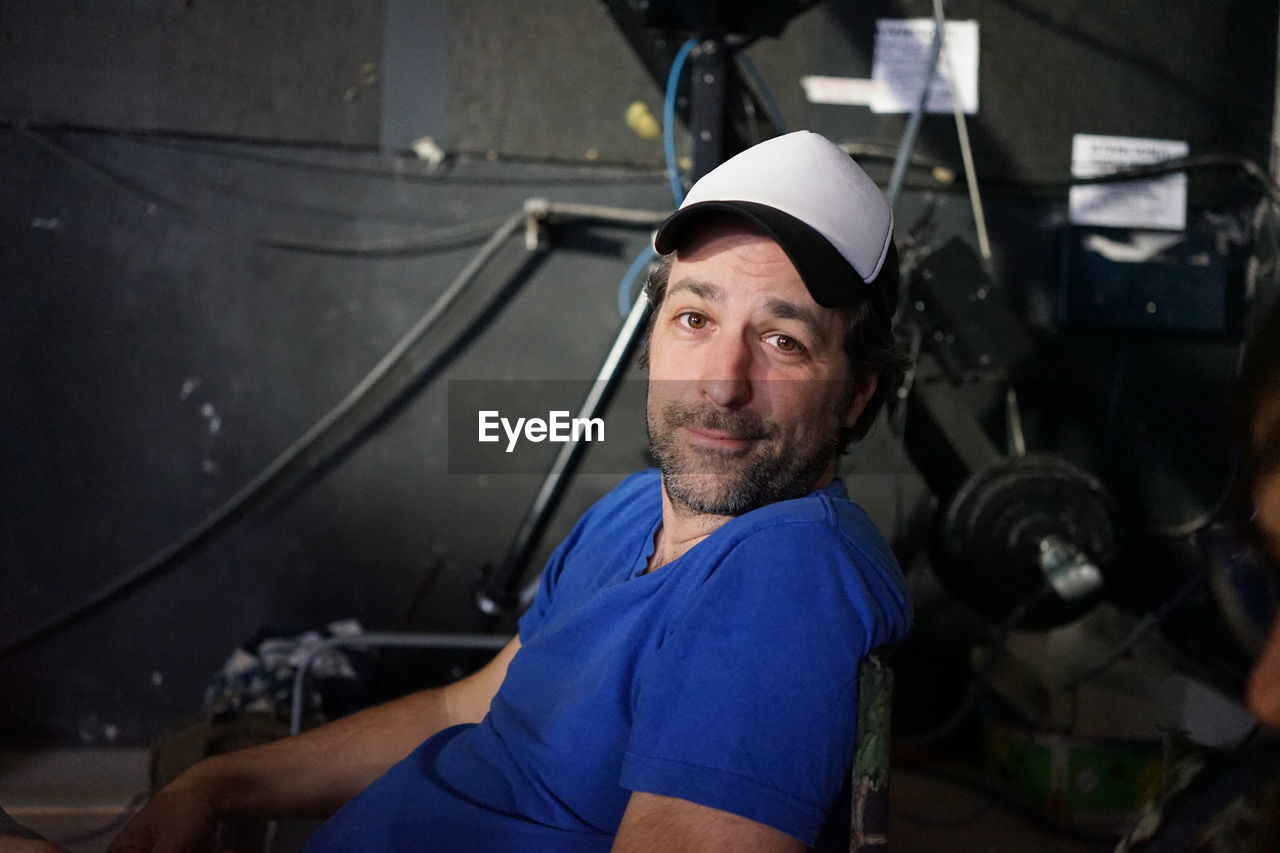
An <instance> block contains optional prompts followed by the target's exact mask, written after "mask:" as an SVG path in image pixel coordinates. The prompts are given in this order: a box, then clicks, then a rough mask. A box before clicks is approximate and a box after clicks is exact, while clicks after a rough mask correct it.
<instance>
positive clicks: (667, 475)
mask: <svg viewBox="0 0 1280 853" xmlns="http://www.w3.org/2000/svg"><path fill="white" fill-rule="evenodd" d="M656 405H657V404H655V403H653V402H652V401H651V402H650V405H649V416H648V419H647V426H648V431H649V452H650V453H651V454H652V455H653V457H654V459H655V460H656V461H657V464H658V470H659V471H661V472H662V482H663V485H664V486H665V487H666V490H667V494H668V495H669V496H670V498H671V500H672V501H673V502H674V503H675V504H676V505H677V506H682V507H684V508H686V509H689V510H692V511H693V512H696V513H700V514H708V515H721V516H739V515H742V514H743V513H746V512H750V511H751V510H753V509H757V508H759V507H762V506H765V505H766V504H771V503H775V502H777V501H784V500H790V499H791V498H799V497H803V496H804V495H807V494H808V493H809V492H811V491H812V490H813V488H814V486H815V485H816V484H817V482H818V479H819V477H821V475H822V474H823V473H824V472H825V471H826V470H827V466H828V465H829V464H830V463H831V460H832V459H834V458H835V457H836V456H837V455H838V454H839V448H840V439H839V426H838V424H837V423H836V422H835V418H834V416H833V415H832V414H831V413H827V412H823V413H822V414H821V416H822V417H824V418H829V419H830V421H831V424H830V428H829V429H827V430H826V431H825V432H824V434H822V435H820V436H819V437H818V439H817V440H815V441H813V442H806V444H805V446H803V447H793V446H789V444H788V443H787V442H783V441H779V440H778V437H779V435H780V434H781V430H780V429H779V428H778V425H777V424H776V423H773V422H771V421H768V420H766V419H765V418H762V417H761V416H759V415H756V414H753V413H749V412H741V411H732V410H727V409H721V408H717V407H714V406H710V405H703V406H696V405H692V404H688V403H680V402H671V403H667V404H665V405H663V406H662V407H661V408H660V409H658V410H656V411H655V408H656ZM681 427H691V428H693V429H697V430H707V431H711V432H714V433H720V434H728V435H730V436H732V437H734V438H745V439H752V440H753V442H752V444H750V445H749V446H747V447H746V448H744V449H743V450H732V449H718V448H714V447H703V446H699V445H695V444H693V443H691V442H688V441H681V440H680V438H679V430H680V428H681Z"/></svg>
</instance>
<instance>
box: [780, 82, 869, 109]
mask: <svg viewBox="0 0 1280 853" xmlns="http://www.w3.org/2000/svg"><path fill="white" fill-rule="evenodd" d="M800 86H801V87H802V88H803V89H804V96H805V99H806V100H807V101H809V103H811V104H844V105H846V106H855V107H865V106H867V105H869V104H870V103H871V102H872V100H874V99H875V96H876V91H877V90H878V89H879V88H880V87H879V86H878V85H877V84H876V82H875V81H874V80H863V79H861V78H857V77H821V76H818V75H809V76H808V77H801V78H800Z"/></svg>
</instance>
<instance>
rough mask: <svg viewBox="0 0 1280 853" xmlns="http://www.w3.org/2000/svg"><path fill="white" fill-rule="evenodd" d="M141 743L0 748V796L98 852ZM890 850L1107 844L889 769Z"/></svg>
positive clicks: (132, 787) (1036, 850)
mask: <svg viewBox="0 0 1280 853" xmlns="http://www.w3.org/2000/svg"><path fill="white" fill-rule="evenodd" d="M147 760H148V756H147V753H146V751H144V750H125V749H118V750H111V749H78V750H63V751H54V752H46V753H39V754H3V755H0V805H3V806H4V808H5V809H7V810H8V811H9V812H10V813H11V814H13V816H14V817H15V818H17V819H18V820H19V821H20V822H22V823H24V824H26V825H28V826H30V827H32V828H33V829H36V830H39V831H40V832H43V833H45V834H46V835H47V836H49V837H50V838H51V839H53V840H55V841H59V842H60V843H62V844H64V845H66V847H67V848H68V849H70V850H71V851H73V853H100V851H102V850H105V849H106V846H107V843H108V842H109V841H110V838H111V836H112V832H110V831H108V832H96V831H98V830H101V829H102V828H104V827H107V826H115V825H118V824H119V822H120V820H119V819H120V816H121V815H122V814H123V813H125V812H127V811H128V810H129V809H131V808H133V807H135V806H136V804H137V802H139V801H140V798H141V794H142V792H143V791H144V790H145V789H146V785H147ZM892 793H893V797H892V804H893V812H892V820H891V825H890V833H889V839H890V848H891V849H892V850H893V851H894V853H1022V851H1027V853H1102V851H1109V850H1110V849H1111V847H1112V846H1113V845H1112V844H1110V843H1107V842H1105V841H1098V842H1088V841H1083V840H1079V839H1073V838H1069V837H1066V836H1064V835H1063V834H1060V833H1058V832H1054V831H1052V830H1050V829H1047V828H1045V827H1044V826H1042V825H1040V824H1039V823H1038V822H1037V821H1035V820H1033V819H1031V818H1029V817H1026V816H1023V815H1022V814H1020V813H1019V812H1018V811H1015V810H1014V809H1012V808H1010V807H1008V806H1006V805H1004V804H1002V803H1001V802H998V801H997V800H995V799H993V798H991V797H989V796H987V795H985V794H982V793H980V792H978V791H975V790H973V789H972V788H970V787H966V786H963V785H959V784H956V783H955V782H952V781H942V780H939V779H934V778H931V777H928V776H925V775H921V774H918V773H915V772H911V771H895V773H894V776H893V781H892ZM305 829H306V827H303V826H299V825H285V826H284V827H283V829H282V832H281V836H280V843H279V844H277V845H276V849H277V853H291V851H294V850H297V849H299V847H300V846H301V843H302V841H303V840H304V839H305V837H306V832H305Z"/></svg>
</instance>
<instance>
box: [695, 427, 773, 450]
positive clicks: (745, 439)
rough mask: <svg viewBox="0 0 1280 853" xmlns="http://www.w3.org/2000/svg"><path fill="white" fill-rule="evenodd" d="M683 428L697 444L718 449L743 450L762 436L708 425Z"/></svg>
mask: <svg viewBox="0 0 1280 853" xmlns="http://www.w3.org/2000/svg"><path fill="white" fill-rule="evenodd" d="M683 429H684V431H685V432H686V433H688V434H689V436H690V437H691V438H693V440H694V442H695V443H696V444H699V445H701V446H703V447H709V448H713V449H717V450H742V449H744V448H746V447H748V446H749V445H750V444H751V443H752V442H753V441H758V440H759V439H760V438H761V436H758V435H754V434H744V433H733V432H726V431H724V430H718V429H708V428H706V427H691V426H686V427H684V428H683Z"/></svg>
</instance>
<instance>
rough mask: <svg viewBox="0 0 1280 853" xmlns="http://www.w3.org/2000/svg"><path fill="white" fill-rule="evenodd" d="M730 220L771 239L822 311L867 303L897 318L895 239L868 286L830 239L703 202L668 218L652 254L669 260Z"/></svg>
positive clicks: (754, 206)
mask: <svg viewBox="0 0 1280 853" xmlns="http://www.w3.org/2000/svg"><path fill="white" fill-rule="evenodd" d="M726 214H728V215H732V216H737V217H741V218H743V219H746V220H748V221H749V222H752V223H754V224H755V225H756V226H757V227H758V228H760V229H761V230H763V231H764V232H765V233H766V234H768V235H769V236H770V237H772V238H773V239H774V240H775V241H776V242H777V243H778V245H779V246H781V247H782V250H783V251H784V252H786V253H787V257H788V258H790V259H791V263H792V264H793V265H794V266H795V268H796V271H797V272H798V273H800V278H801V280H802V281H804V284H805V287H807V288H808V289H809V295H811V296H812V297H813V300H814V301H815V302H817V303H818V304H819V305H822V306H824V307H826V308H843V307H846V306H849V305H853V304H855V303H857V302H858V301H860V300H861V299H863V298H868V299H870V301H871V303H872V304H873V305H874V306H875V307H876V309H877V310H879V311H880V312H881V313H882V314H883V315H884V316H885V317H892V316H893V312H894V309H895V308H896V307H897V302H898V254H897V251H896V250H895V249H894V247H893V240H892V239H890V240H889V241H888V247H887V249H886V252H885V256H884V260H883V261H882V262H881V264H880V269H879V271H878V272H877V273H876V276H875V278H873V279H871V280H870V281H865V280H864V279H863V278H862V276H861V275H859V273H858V271H857V270H856V269H854V268H853V265H852V264H850V263H849V262H848V261H847V260H846V259H845V257H844V256H843V255H841V254H840V252H839V251H838V250H837V249H836V248H835V246H833V245H831V242H830V241H829V240H827V238H826V237H823V236H822V235H821V234H819V233H818V232H817V231H816V230H815V229H813V228H812V227H810V226H809V225H807V224H805V223H804V222H803V221H801V220H800V219H797V218H796V217H794V216H792V215H791V214H789V213H785V212H783V211H781V210H778V209H777V208H776V207H770V206H769V205H767V204H760V203H759V202H753V201H704V202H698V203H697V204H691V205H689V206H687V207H683V208H681V209H680V210H677V211H676V212H675V213H673V214H671V215H670V216H668V217H667V219H666V221H664V222H663V223H662V225H660V226H659V227H658V232H657V235H656V236H655V237H654V241H653V245H654V248H655V249H657V250H658V252H659V253H660V254H663V255H666V254H669V253H671V252H673V251H675V250H676V249H678V248H680V246H681V245H682V244H683V243H684V241H685V240H687V239H688V238H689V237H690V236H691V235H692V234H693V232H694V231H695V230H697V229H698V228H699V227H701V226H702V225H704V224H706V223H707V222H708V221H710V220H712V219H714V218H716V217H720V216H724V215H726Z"/></svg>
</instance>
